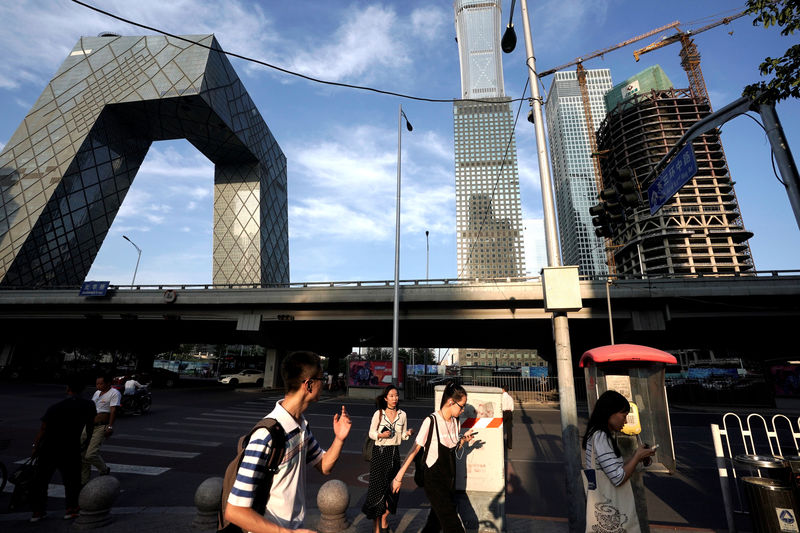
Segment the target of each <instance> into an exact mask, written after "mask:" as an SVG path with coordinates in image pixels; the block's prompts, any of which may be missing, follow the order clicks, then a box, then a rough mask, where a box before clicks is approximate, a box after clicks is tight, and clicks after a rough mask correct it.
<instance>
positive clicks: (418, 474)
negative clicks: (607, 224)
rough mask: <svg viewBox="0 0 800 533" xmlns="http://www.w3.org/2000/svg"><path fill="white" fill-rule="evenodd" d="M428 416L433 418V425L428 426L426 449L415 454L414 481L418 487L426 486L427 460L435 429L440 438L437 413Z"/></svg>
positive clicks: (437, 437) (437, 436)
mask: <svg viewBox="0 0 800 533" xmlns="http://www.w3.org/2000/svg"><path fill="white" fill-rule="evenodd" d="M428 418H430V419H431V425H430V427H429V428H428V437H427V438H426V439H425V450H424V451H423V453H419V452H417V455H415V456H414V482H415V483H416V484H417V486H418V487H424V486H425V469H426V468H428V465H426V464H425V461H426V460H427V459H428V448H430V447H431V437H432V436H433V432H434V431H436V439H437V440H438V439H439V424H438V422H436V415H429V416H428Z"/></svg>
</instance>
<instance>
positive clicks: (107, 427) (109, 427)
mask: <svg viewBox="0 0 800 533" xmlns="http://www.w3.org/2000/svg"><path fill="white" fill-rule="evenodd" d="M106 429H111V430H113V429H114V428H112V427H111V426H106Z"/></svg>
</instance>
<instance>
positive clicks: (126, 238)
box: [122, 235, 142, 286]
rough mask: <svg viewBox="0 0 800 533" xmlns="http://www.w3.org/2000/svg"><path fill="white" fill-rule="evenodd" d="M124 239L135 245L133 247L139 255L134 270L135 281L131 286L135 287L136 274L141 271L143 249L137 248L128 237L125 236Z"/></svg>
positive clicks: (133, 280)
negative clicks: (140, 262) (140, 261)
mask: <svg viewBox="0 0 800 533" xmlns="http://www.w3.org/2000/svg"><path fill="white" fill-rule="evenodd" d="M122 238H123V239H125V240H126V241H128V242H129V243H131V244H133V247H134V248H136V252H137V253H138V254H139V255H138V256H137V257H136V268H134V269H133V279H132V280H131V286H133V285H136V272H138V270H139V260H140V259H141V258H142V249H141V248H139V247H138V246H136V244H135V243H134V242H133V241H132V240H130V239H129V238H128V236H127V235H123V236H122Z"/></svg>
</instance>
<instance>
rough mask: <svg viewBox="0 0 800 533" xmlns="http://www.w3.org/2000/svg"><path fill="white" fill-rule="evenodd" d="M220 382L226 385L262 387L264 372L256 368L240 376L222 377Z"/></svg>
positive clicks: (228, 375)
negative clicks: (250, 384) (251, 384)
mask: <svg viewBox="0 0 800 533" xmlns="http://www.w3.org/2000/svg"><path fill="white" fill-rule="evenodd" d="M219 382H220V383H223V384H225V385H240V384H244V383H254V384H256V385H258V386H259V387H260V386H262V385H263V384H264V372H263V371H261V370H256V369H254V368H247V369H245V370H242V371H241V372H239V373H238V374H226V375H224V376H220V378H219Z"/></svg>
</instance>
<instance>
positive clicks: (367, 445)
mask: <svg viewBox="0 0 800 533" xmlns="http://www.w3.org/2000/svg"><path fill="white" fill-rule="evenodd" d="M380 425H381V417H380V416H379V417H378V425H377V426H375V429H377V428H378V427H379V426H380ZM373 448H375V441H374V440H373V439H371V438H370V437H369V431H367V437H366V438H365V439H364V446H362V447H361V456H362V457H363V458H364V460H365V461H366V462H368V463H371V462H372V450H373Z"/></svg>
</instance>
